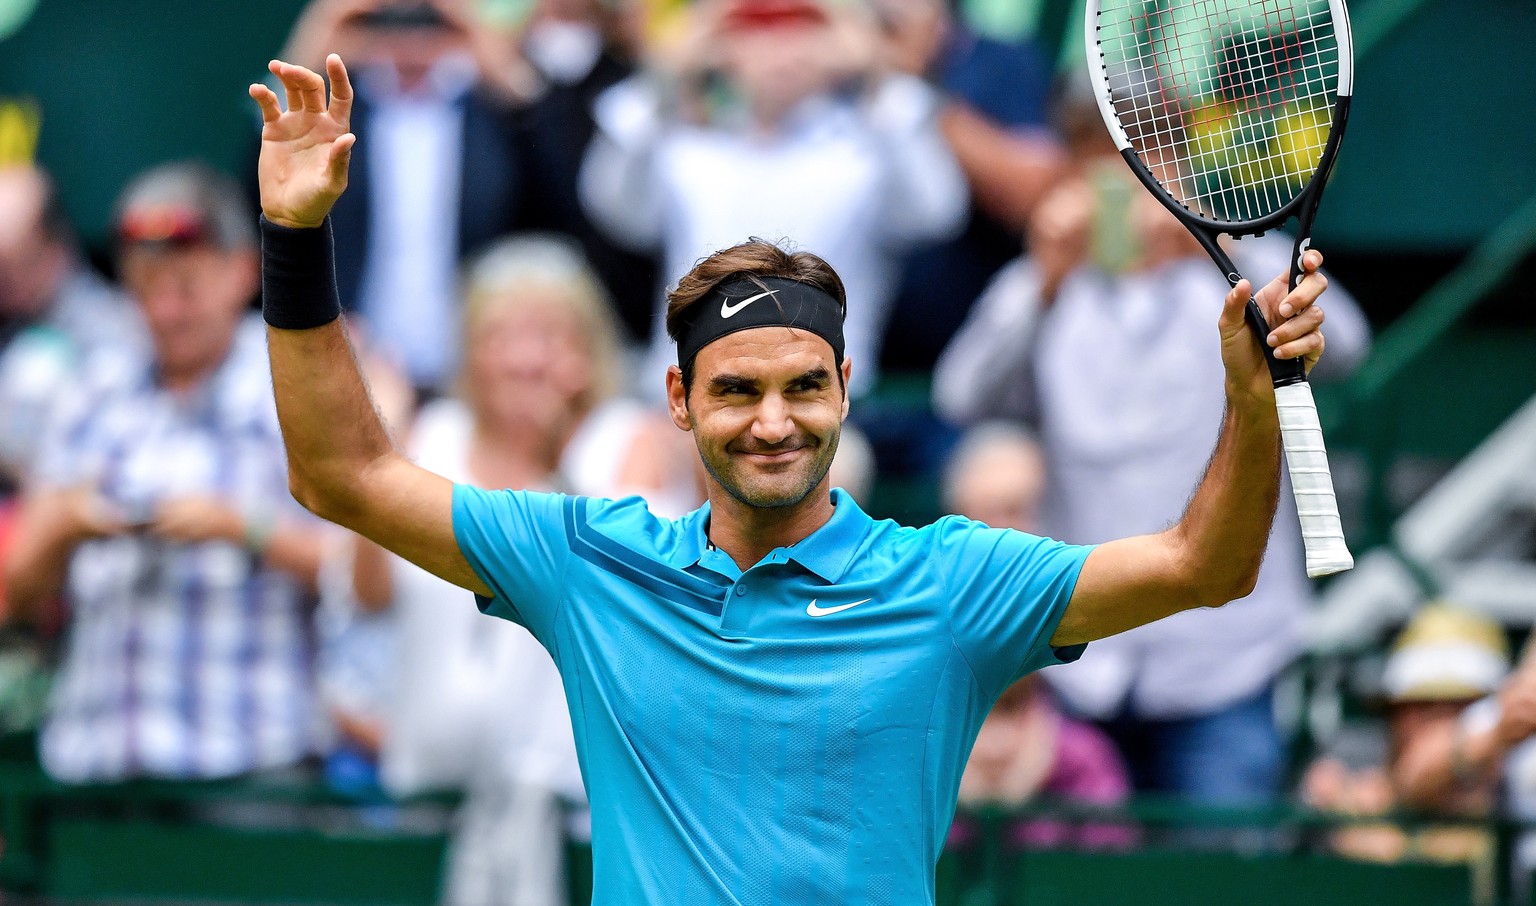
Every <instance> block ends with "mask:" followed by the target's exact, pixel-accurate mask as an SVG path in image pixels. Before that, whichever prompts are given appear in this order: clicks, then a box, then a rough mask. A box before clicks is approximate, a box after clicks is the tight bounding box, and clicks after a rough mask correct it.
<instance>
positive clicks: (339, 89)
mask: <svg viewBox="0 0 1536 906" xmlns="http://www.w3.org/2000/svg"><path fill="white" fill-rule="evenodd" d="M325 73H326V75H328V76H330V77H331V108H330V109H331V119H333V120H335V121H336V125H338V126H340V127H341V128H343V129H349V128H351V125H352V79H351V77H350V76H348V75H347V64H345V63H343V62H342V61H341V56H340V55H338V54H334V53H333V54H331V55H330V56H328V57H326V58H325Z"/></svg>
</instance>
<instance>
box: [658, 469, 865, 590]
mask: <svg viewBox="0 0 1536 906" xmlns="http://www.w3.org/2000/svg"><path fill="white" fill-rule="evenodd" d="M832 506H833V509H832V518H831V519H828V520H827V523H826V524H825V525H823V526H822V527H821V528H819V529H817V530H816V531H814V532H811V533H810V534H809V535H807V536H805V537H804V538H802V539H800V541H798V542H797V543H795V544H792V545H790V546H789V547H787V548H781V549H780V550H782V552H783V559H785V560H793V561H794V562H796V563H798V564H800V566H801V567H802V568H803V569H806V570H808V571H810V572H812V573H815V574H816V575H817V576H819V577H820V578H821V579H823V580H825V581H827V582H836V581H837V580H838V579H840V578H842V576H843V573H845V572H847V571H848V565H849V564H850V563H852V562H853V557H854V554H856V553H858V550H859V545H860V544H862V543H863V541H864V537H865V536H866V535H868V534H869V529H870V526H871V525H873V524H874V520H873V519H871V518H870V517H869V516H868V515H867V514H866V513H865V512H864V511H863V510H861V509H859V505H858V504H856V503H854V502H853V497H851V496H849V494H848V492H847V491H844V490H843V489H842V488H833V489H832ZM681 522H682V525H681V532H680V535H679V537H678V542H677V546H676V547H675V548H674V549H673V552H672V556H671V557H670V558H669V560H670V563H671V565H672V566H673V567H674V568H676V569H686V568H688V567H690V566H693V565H694V564H696V563H698V562H699V559H700V558H701V557H702V556H703V554H704V551H705V550H707V549H708V547H709V536H708V527H709V503H708V502H706V503H705V504H704V505H703V506H701V507H699V508H698V509H696V510H694V511H693V512H692V513H689V514H688V515H686V516H684V517H683V518H682V520H681ZM770 559H774V558H773V555H772V554H770V555H769V557H768V558H766V559H765V561H764V562H767V561H768V560H770Z"/></svg>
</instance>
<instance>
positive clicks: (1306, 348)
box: [1219, 249, 1328, 406]
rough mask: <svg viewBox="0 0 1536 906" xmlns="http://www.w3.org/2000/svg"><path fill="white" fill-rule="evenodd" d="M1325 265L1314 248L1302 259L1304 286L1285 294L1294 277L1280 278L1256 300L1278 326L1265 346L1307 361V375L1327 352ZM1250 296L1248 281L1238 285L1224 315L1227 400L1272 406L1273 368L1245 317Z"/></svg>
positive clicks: (1229, 296)
mask: <svg viewBox="0 0 1536 906" xmlns="http://www.w3.org/2000/svg"><path fill="white" fill-rule="evenodd" d="M1322 266H1323V256H1322V253H1321V252H1319V251H1317V250H1316V249H1312V250H1309V251H1308V252H1307V253H1306V255H1305V256H1303V258H1302V271H1303V273H1304V274H1305V277H1304V278H1303V279H1302V281H1301V285H1300V286H1298V287H1296V289H1294V290H1291V291H1290V292H1286V287H1287V285H1288V283H1289V282H1290V281H1289V276H1290V275H1289V274H1281V275H1280V276H1278V277H1276V278H1275V279H1273V280H1271V281H1270V282H1269V284H1268V285H1266V286H1265V287H1264V288H1263V289H1261V290H1259V294H1258V296H1257V300H1258V303H1259V308H1260V310H1261V311H1263V312H1264V317H1265V319H1266V320H1267V321H1268V322H1269V323H1270V324H1272V325H1275V326H1273V327H1272V328H1271V329H1270V331H1269V335H1268V336H1266V337H1265V338H1264V340H1263V342H1264V343H1265V344H1267V345H1268V346H1269V347H1270V348H1271V349H1273V350H1274V352H1275V357H1276V358H1279V359H1295V358H1300V359H1303V360H1304V363H1305V367H1306V370H1307V371H1311V370H1312V366H1313V365H1316V364H1317V360H1318V359H1319V358H1320V357H1321V356H1322V354H1323V332H1322V329H1321V328H1322V324H1323V309H1322V306H1320V305H1317V304H1316V302H1317V299H1318V297H1319V296H1321V295H1322V294H1323V290H1325V289H1327V288H1328V278H1327V277H1324V276H1323V275H1322V273H1321V272H1320V271H1319V268H1321V267H1322ZM1250 292H1251V289H1250V286H1249V283H1248V281H1247V280H1243V281H1241V282H1239V283H1238V284H1237V286H1235V287H1233V288H1232V291H1231V292H1229V293H1227V301H1226V304H1225V306H1224V307H1223V308H1222V312H1221V320H1220V322H1219V327H1220V329H1221V358H1222V362H1223V363H1225V365H1226V369H1227V391H1228V397H1229V398H1234V399H1236V398H1246V399H1251V400H1254V401H1258V402H1265V403H1268V404H1269V405H1271V406H1273V405H1274V399H1275V389H1274V384H1273V382H1272V381H1271V379H1270V376H1269V366H1268V365H1267V364H1266V363H1265V361H1264V354H1263V352H1262V350H1260V349H1259V347H1258V346H1257V345H1256V344H1255V343H1254V337H1253V332H1252V331H1251V330H1250V329H1249V327H1248V324H1247V321H1246V320H1245V319H1244V317H1243V313H1244V310H1245V309H1246V307H1247V305H1248V296H1249V293H1250Z"/></svg>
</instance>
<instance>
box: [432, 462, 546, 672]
mask: <svg viewBox="0 0 1536 906" xmlns="http://www.w3.org/2000/svg"><path fill="white" fill-rule="evenodd" d="M567 499H568V498H567V497H566V496H565V495H563V494H543V493H538V492H534V491H485V490H481V489H480V488H476V487H472V486H470V485H465V484H456V485H454V486H453V534H454V537H455V538H456V539H457V540H458V542H459V550H460V551H461V552H463V554H464V559H465V560H467V561H469V565H470V568H471V569H473V570H474V571H475V575H477V576H479V577H480V580H481V581H482V582H484V583H485V584H486V585H488V586H490V588H491V591H492V592H493V594H492V596H491V597H490V598H477V603H478V604H479V605H480V609H481V610H482V611H484V612H485V613H487V614H490V615H492V616H497V617H501V618H502V619H506V620H511V621H513V622H515V623H519V624H521V625H523V626H526V627H527V628H528V631H529V632H532V633H533V635H534V637H535V638H537V639H538V640H539V641H540V642H543V643H545V645H546V647H547V646H548V643H549V640H550V639H552V638H553V631H554V624H555V617H556V615H557V614H558V613H559V609H560V603H561V597H562V593H563V579H564V574H565V566H566V561H567V560H569V559H570V545H569V544H568V543H567V541H566V532H565V519H564V512H565V501H566V500H567Z"/></svg>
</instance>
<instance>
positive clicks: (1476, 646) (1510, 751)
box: [1385, 607, 1536, 892]
mask: <svg viewBox="0 0 1536 906" xmlns="http://www.w3.org/2000/svg"><path fill="white" fill-rule="evenodd" d="M1396 648H1397V650H1396V651H1395V652H1394V653H1393V655H1392V659H1391V660H1390V661H1389V662H1388V664H1387V673H1386V677H1385V685H1386V687H1387V694H1388V695H1389V696H1390V697H1391V699H1392V701H1393V710H1392V715H1391V717H1392V736H1393V747H1392V749H1393V751H1392V765H1391V768H1392V781H1393V786H1394V787H1395V788H1396V790H1397V793H1398V795H1399V797H1400V800H1401V802H1402V804H1403V805H1405V806H1407V807H1409V808H1411V809H1416V810H1425V811H1432V812H1439V813H1443V814H1450V815H1461V816H1466V815H1472V816H1485V815H1488V814H1490V813H1491V812H1492V811H1493V810H1494V808H1495V805H1496V804H1498V803H1500V802H1501V800H1502V804H1503V805H1504V806H1505V807H1506V809H1507V811H1508V813H1509V815H1510V817H1512V818H1515V819H1516V820H1523V821H1529V820H1530V819H1532V818H1536V743H1532V742H1531V739H1532V737H1533V736H1536V656H1533V654H1532V650H1533V649H1532V647H1531V646H1530V645H1527V648H1526V653H1525V656H1524V657H1523V658H1522V660H1521V663H1520V665H1519V667H1518V668H1517V669H1516V670H1515V671H1514V673H1512V674H1510V673H1508V669H1509V667H1508V665H1509V650H1508V647H1507V644H1506V642H1505V639H1504V631H1503V629H1502V627H1500V626H1498V625H1497V624H1496V623H1493V622H1492V621H1490V620H1488V619H1487V618H1484V617H1479V616H1475V615H1473V614H1470V613H1466V612H1457V611H1454V610H1451V609H1449V608H1444V607H1427V608H1425V609H1424V610H1421V611H1420V612H1419V614H1418V615H1417V616H1416V617H1415V618H1414V620H1413V622H1412V623H1410V624H1409V626H1408V628H1407V629H1405V630H1404V631H1403V635H1402V636H1401V638H1400V639H1399V640H1398V642H1397V646H1396ZM1462 836H1465V833H1463V834H1462ZM1515 867H1516V869H1517V871H1516V873H1515V876H1516V878H1517V886H1518V887H1519V888H1520V889H1521V891H1522V892H1523V891H1524V889H1525V888H1527V887H1528V886H1529V880H1530V872H1531V869H1532V868H1533V867H1536V835H1533V834H1532V833H1530V832H1526V833H1524V834H1522V835H1521V837H1520V840H1519V842H1518V844H1517V846H1516V852H1515Z"/></svg>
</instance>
